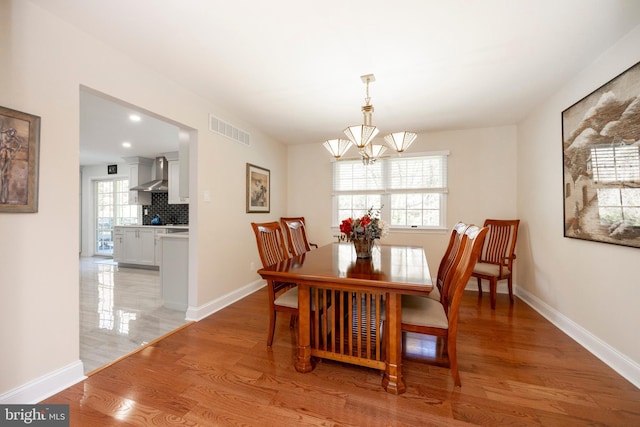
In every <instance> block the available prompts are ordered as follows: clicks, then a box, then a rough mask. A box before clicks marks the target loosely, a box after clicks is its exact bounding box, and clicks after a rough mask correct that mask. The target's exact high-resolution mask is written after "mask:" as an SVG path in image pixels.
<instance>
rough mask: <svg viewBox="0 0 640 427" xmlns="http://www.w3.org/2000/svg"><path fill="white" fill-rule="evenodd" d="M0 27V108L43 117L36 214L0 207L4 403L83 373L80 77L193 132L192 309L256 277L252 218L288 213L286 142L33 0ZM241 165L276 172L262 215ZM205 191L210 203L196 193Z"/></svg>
mask: <svg viewBox="0 0 640 427" xmlns="http://www.w3.org/2000/svg"><path fill="white" fill-rule="evenodd" d="M0 35H1V36H2V37H0V53H2V54H3V55H1V56H0V60H1V61H2V63H1V67H0V68H1V69H2V78H0V99H1V100H2V105H3V106H4V107H8V108H13V109H16V110H20V111H25V112H28V113H31V114H35V115H38V116H40V117H41V118H42V125H41V135H40V141H41V148H40V180H39V181H40V188H39V189H40V197H39V212H38V213H34V214H0V236H2V238H1V240H0V260H1V261H0V263H1V264H0V292H1V297H0V343H2V351H1V352H0V402H3V403H11V402H22V403H26V402H33V401H36V400H38V398H40V397H42V396H43V395H45V394H48V393H50V392H51V391H52V390H53V389H55V388H56V387H60V386H64V385H67V384H69V383H71V382H74V381H77V380H78V379H79V378H81V377H82V365H81V363H80V361H79V342H78V341H79V326H78V319H79V314H78V310H79V308H78V304H79V301H78V294H79V291H78V290H79V274H78V268H79V265H78V252H79V243H78V224H79V210H80V209H79V202H80V201H79V191H78V189H79V188H80V182H79V173H78V164H79V158H78V151H79V140H78V138H79V116H80V115H79V98H80V97H79V91H80V85H84V86H86V87H88V88H91V89H93V90H96V91H100V92H103V93H106V94H108V95H110V96H113V97H115V98H118V99H120V100H122V101H125V102H128V103H130V104H133V105H136V106H138V107H140V108H143V109H145V110H147V111H150V112H153V113H155V114H157V115H159V116H161V117H164V118H168V119H170V120H173V121H174V122H175V123H178V124H181V125H182V126H181V127H183V128H185V129H193V131H192V132H191V135H192V137H194V139H195V141H193V140H192V141H190V143H191V144H192V145H191V146H190V159H191V168H190V169H191V171H192V176H191V177H190V184H191V186H190V190H191V192H190V196H191V197H190V200H191V205H190V210H189V212H190V222H191V233H190V236H191V239H190V257H191V260H190V277H189V280H190V288H193V290H194V292H193V294H192V298H190V301H189V303H190V306H191V308H192V309H193V310H192V311H193V312H195V313H205V312H207V311H210V310H211V309H213V308H215V307H219V305H220V304H222V303H224V302H225V301H226V300H223V301H222V302H220V301H219V300H220V299H221V298H223V297H225V296H226V295H228V294H229V293H233V292H234V291H237V290H238V289H239V288H242V287H243V286H244V285H247V284H251V283H254V282H257V281H258V279H259V276H258V275H257V274H256V269H255V268H254V269H250V266H251V263H254V264H255V265H259V257H258V253H257V250H256V247H255V241H254V238H253V233H252V232H251V227H250V226H249V222H251V221H252V220H265V219H267V218H278V217H280V216H282V215H284V214H285V208H286V183H287V168H286V166H287V163H286V148H285V147H284V146H283V145H281V144H279V143H277V142H275V141H273V140H270V139H269V138H267V137H266V136H264V135H263V134H261V133H260V132H259V131H258V130H257V129H255V128H254V127H253V126H252V125H251V124H249V123H246V122H244V121H243V120H241V118H239V117H237V116H235V115H234V114H233V113H232V112H230V111H227V110H225V108H224V106H220V105H215V104H212V103H211V102H209V101H207V100H204V99H202V98H200V97H199V96H197V95H196V94H194V93H192V92H189V91H187V90H185V89H183V88H182V87H180V86H178V85H176V84H175V83H173V82H172V81H170V80H167V79H166V78H164V77H162V76H161V75H159V74H157V73H156V72H155V71H154V70H152V69H148V68H145V67H144V66H141V65H140V64H137V63H136V62H135V61H134V60H132V59H130V58H128V57H125V56H123V55H121V54H120V53H118V52H116V51H113V50H112V49H110V48H109V47H107V46H105V45H103V44H102V43H100V42H98V41H96V40H94V39H92V38H91V37H89V36H87V35H86V34H83V33H80V32H78V31H77V30H76V29H74V28H73V27H70V26H68V25H67V24H65V23H63V22H62V21H59V20H58V19H57V18H56V17H54V16H53V15H51V14H49V13H48V12H46V11H43V10H42V9H40V8H38V7H37V6H34V5H32V4H31V3H29V2H25V1H20V0H0ZM211 78H216V76H215V75H212V76H211ZM209 113H213V114H215V115H216V116H218V117H221V118H224V119H225V120H226V121H228V122H230V123H232V124H234V125H236V126H237V127H239V128H242V129H246V130H247V131H248V132H250V133H251V138H252V140H251V141H252V145H251V147H245V146H243V145H241V144H238V143H235V142H233V141H231V140H229V139H227V138H225V137H222V136H218V135H216V134H214V133H212V132H210V131H209V130H208V129H207V122H208V114H209ZM247 162H250V163H253V164H257V165H259V166H262V167H265V168H268V169H270V170H271V171H272V175H271V178H272V183H271V191H272V195H271V204H272V208H271V213H270V214H263V215H257V214H252V215H249V214H246V213H245V196H244V195H245V164H246V163H247ZM205 191H207V192H208V193H209V194H210V200H211V201H210V202H206V201H204V200H203V194H204V192H205ZM236 265H237V268H234V267H230V266H236ZM216 303H217V304H218V305H217V306H216ZM8 349H10V350H8ZM38 393H41V394H40V395H39V394H38Z"/></svg>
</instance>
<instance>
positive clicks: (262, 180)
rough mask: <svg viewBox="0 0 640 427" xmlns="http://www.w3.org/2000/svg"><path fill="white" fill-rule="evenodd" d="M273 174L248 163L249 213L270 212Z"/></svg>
mask: <svg viewBox="0 0 640 427" xmlns="http://www.w3.org/2000/svg"><path fill="white" fill-rule="evenodd" d="M270 186H271V172H270V171H269V169H265V168H261V167H260V166H256V165H252V164H250V163H247V213H256V212H262V213H268V212H270V210H271V209H270V201H271V189H270Z"/></svg>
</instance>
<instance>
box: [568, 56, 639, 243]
mask: <svg viewBox="0 0 640 427" xmlns="http://www.w3.org/2000/svg"><path fill="white" fill-rule="evenodd" d="M562 152H563V161H564V165H563V166H564V185H563V190H564V235H565V237H571V238H576V239H583V240H591V241H595V242H603V243H612V244H617V245H625V246H634V247H640V63H638V64H636V65H634V66H633V67H631V68H629V69H628V70H626V71H624V72H623V73H622V74H620V75H619V76H617V77H615V78H614V79H612V80H611V81H609V82H608V83H606V84H604V85H603V86H601V87H600V88H598V89H596V90H595V91H594V92H592V93H591V94H589V95H587V96H586V97H584V98H582V99H581V100H580V101H578V102H576V103H575V104H573V105H572V106H571V107H569V108H567V109H566V110H564V111H563V112H562Z"/></svg>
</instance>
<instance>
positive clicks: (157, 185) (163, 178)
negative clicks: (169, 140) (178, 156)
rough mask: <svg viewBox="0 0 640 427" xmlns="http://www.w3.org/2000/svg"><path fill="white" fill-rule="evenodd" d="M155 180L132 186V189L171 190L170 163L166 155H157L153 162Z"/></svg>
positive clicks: (158, 191)
mask: <svg viewBox="0 0 640 427" xmlns="http://www.w3.org/2000/svg"><path fill="white" fill-rule="evenodd" d="M152 176H153V177H154V179H153V181H149V182H145V183H144V184H141V185H138V186H136V187H133V188H130V190H138V191H150V192H155V193H166V192H167V191H169V164H168V163H167V159H166V158H164V157H156V159H155V161H154V162H153V175H152Z"/></svg>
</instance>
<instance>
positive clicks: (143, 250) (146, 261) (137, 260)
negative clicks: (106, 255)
mask: <svg viewBox="0 0 640 427" xmlns="http://www.w3.org/2000/svg"><path fill="white" fill-rule="evenodd" d="M157 231H164V230H155V229H154V228H153V227H149V226H147V227H114V248H113V259H114V261H117V262H121V263H123V264H135V265H144V266H157V265H158V261H157V259H159V257H158V258H156V244H157V242H156V232H157Z"/></svg>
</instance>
